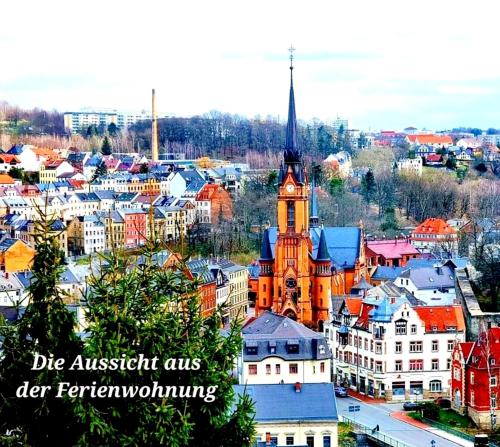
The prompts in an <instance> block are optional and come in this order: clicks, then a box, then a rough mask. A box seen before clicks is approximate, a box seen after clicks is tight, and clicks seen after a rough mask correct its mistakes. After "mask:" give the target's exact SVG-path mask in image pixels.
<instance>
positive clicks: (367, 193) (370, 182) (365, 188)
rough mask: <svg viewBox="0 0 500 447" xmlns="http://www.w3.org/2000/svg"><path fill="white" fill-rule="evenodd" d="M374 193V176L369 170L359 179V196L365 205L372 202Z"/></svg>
mask: <svg viewBox="0 0 500 447" xmlns="http://www.w3.org/2000/svg"><path fill="white" fill-rule="evenodd" d="M375 191H376V185H375V176H374V175H373V171H372V170H371V169H369V170H368V172H367V173H366V174H365V175H364V176H363V178H362V179H361V195H362V196H363V198H364V199H365V202H366V203H370V202H371V201H372V200H373V197H374V195H375Z"/></svg>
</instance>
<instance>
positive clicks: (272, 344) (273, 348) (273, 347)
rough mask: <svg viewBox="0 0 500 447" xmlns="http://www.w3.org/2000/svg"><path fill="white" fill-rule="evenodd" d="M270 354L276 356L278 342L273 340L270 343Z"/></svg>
mask: <svg viewBox="0 0 500 447" xmlns="http://www.w3.org/2000/svg"><path fill="white" fill-rule="evenodd" d="M269 353H270V354H276V341H274V340H271V341H270V342H269Z"/></svg>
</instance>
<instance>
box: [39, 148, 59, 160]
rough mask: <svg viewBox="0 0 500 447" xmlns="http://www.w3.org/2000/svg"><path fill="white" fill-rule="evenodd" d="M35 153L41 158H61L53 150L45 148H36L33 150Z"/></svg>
mask: <svg viewBox="0 0 500 447" xmlns="http://www.w3.org/2000/svg"><path fill="white" fill-rule="evenodd" d="M33 152H34V153H35V154H36V155H38V156H39V157H45V158H51V159H54V160H55V159H57V158H59V155H57V154H56V153H55V152H54V151H53V150H52V149H48V148H45V147H35V148H34V149H33Z"/></svg>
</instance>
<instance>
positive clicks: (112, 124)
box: [108, 123, 118, 137]
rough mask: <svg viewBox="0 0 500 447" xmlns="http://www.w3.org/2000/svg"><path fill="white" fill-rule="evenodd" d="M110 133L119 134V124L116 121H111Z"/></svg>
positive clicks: (113, 135) (112, 134)
mask: <svg viewBox="0 0 500 447" xmlns="http://www.w3.org/2000/svg"><path fill="white" fill-rule="evenodd" d="M108 133H109V134H110V135H111V136H112V137H115V136H116V135H117V134H118V126H117V125H116V124H115V123H110V124H109V126H108Z"/></svg>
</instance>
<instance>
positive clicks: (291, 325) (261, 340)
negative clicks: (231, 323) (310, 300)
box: [241, 311, 331, 361]
mask: <svg viewBox="0 0 500 447" xmlns="http://www.w3.org/2000/svg"><path fill="white" fill-rule="evenodd" d="M241 332H242V335H243V341H244V348H246V347H247V346H248V345H247V343H253V344H254V346H255V343H257V345H258V346H257V350H256V352H254V350H247V349H244V351H243V359H244V361H260V360H262V359H265V358H267V357H280V358H282V359H284V360H312V359H315V360H321V359H328V358H330V356H331V353H330V349H329V348H328V344H327V342H326V340H325V338H324V337H323V335H321V334H319V333H317V332H314V331H312V330H311V329H308V328H307V327H305V326H304V325H302V324H300V323H297V322H296V321H294V320H291V319H290V318H288V317H285V316H284V315H279V314H276V313H274V312H269V311H266V312H264V313H263V314H262V315H261V316H260V317H258V318H257V319H255V320H253V321H252V322H251V323H249V324H247V325H246V326H245V327H244V328H243V329H242V331H241ZM271 342H274V343H275V349H274V352H271V349H270V343H271ZM292 343H297V344H298V345H299V348H298V351H297V352H289V349H288V346H289V345H290V344H292Z"/></svg>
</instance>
